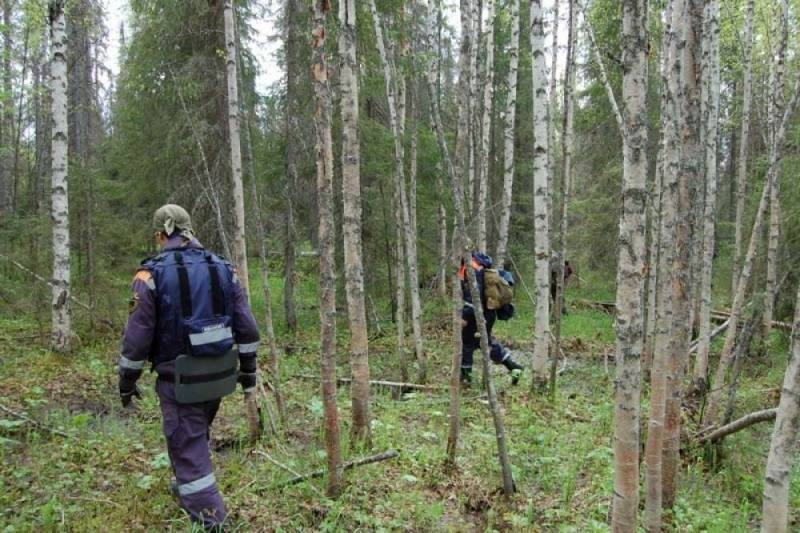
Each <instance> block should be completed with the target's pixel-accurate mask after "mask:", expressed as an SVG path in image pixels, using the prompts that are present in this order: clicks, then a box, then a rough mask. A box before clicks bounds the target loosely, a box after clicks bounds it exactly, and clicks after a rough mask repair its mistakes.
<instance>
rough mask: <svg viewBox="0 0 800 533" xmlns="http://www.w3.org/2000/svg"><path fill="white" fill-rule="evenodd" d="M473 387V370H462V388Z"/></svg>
mask: <svg viewBox="0 0 800 533" xmlns="http://www.w3.org/2000/svg"><path fill="white" fill-rule="evenodd" d="M471 385H472V369H471V368H462V369H461V386H462V387H465V388H467V387H470V386H471Z"/></svg>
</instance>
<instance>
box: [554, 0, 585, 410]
mask: <svg viewBox="0 0 800 533" xmlns="http://www.w3.org/2000/svg"><path fill="white" fill-rule="evenodd" d="M568 10H569V14H568V19H567V27H568V42H567V63H566V68H565V70H564V117H563V127H562V131H561V155H562V157H561V197H560V198H559V202H558V213H557V214H556V216H555V220H554V222H555V224H558V247H559V251H558V265H557V271H556V298H555V302H554V303H553V346H554V347H553V349H552V353H553V354H558V353H560V351H561V313H562V310H563V309H564V261H565V260H566V257H567V226H568V224H567V206H568V202H569V196H570V188H571V181H572V148H573V141H574V128H573V117H574V110H575V101H574V97H573V94H574V88H575V47H576V46H577V38H578V32H577V26H576V24H575V0H569V2H568ZM551 196H552V195H551ZM552 281H553V280H552V279H551V280H550V282H551V283H552ZM557 366H558V357H555V356H553V357H551V359H550V397H551V399H553V400H554V399H555V394H556V369H557Z"/></svg>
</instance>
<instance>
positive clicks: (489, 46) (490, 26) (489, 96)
mask: <svg viewBox="0 0 800 533" xmlns="http://www.w3.org/2000/svg"><path fill="white" fill-rule="evenodd" d="M486 2H487V10H488V12H489V15H488V19H487V22H486V36H485V39H486V43H485V44H486V48H485V49H484V50H485V52H484V55H485V58H484V62H485V63H484V67H485V74H486V75H485V77H484V80H483V119H482V120H481V149H480V158H479V161H480V169H479V172H478V177H477V187H478V195H477V208H476V211H477V214H478V217H477V224H478V229H477V240H476V243H477V247H478V249H480V250H486V212H487V206H488V204H487V201H488V197H489V159H491V154H492V150H491V146H490V142H491V133H492V102H493V101H494V98H493V96H494V18H495V0H486Z"/></svg>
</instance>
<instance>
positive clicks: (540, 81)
mask: <svg viewBox="0 0 800 533" xmlns="http://www.w3.org/2000/svg"><path fill="white" fill-rule="evenodd" d="M531 53H532V55H533V69H532V72H533V135H534V146H533V216H534V235H535V236H534V238H535V243H536V244H535V258H536V259H535V263H536V275H535V279H536V282H535V283H536V310H535V316H534V321H535V323H534V336H533V382H532V385H531V386H532V389H535V388H537V387H538V386H540V385H541V384H543V383H546V382H547V357H548V355H549V351H550V235H549V233H550V220H549V218H550V217H549V201H550V191H549V187H548V181H549V179H548V159H547V158H548V150H549V139H548V130H547V106H548V101H547V92H546V86H545V83H546V81H545V80H546V68H545V58H544V18H543V10H542V1H541V0H531Z"/></svg>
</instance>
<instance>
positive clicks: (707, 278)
mask: <svg viewBox="0 0 800 533" xmlns="http://www.w3.org/2000/svg"><path fill="white" fill-rule="evenodd" d="M703 19H704V20H703V34H702V35H703V38H702V40H703V63H704V66H703V72H704V73H705V74H706V76H707V79H705V80H703V81H702V93H703V94H702V101H703V102H704V104H703V105H704V107H705V113H704V115H705V116H704V121H705V125H704V128H705V133H704V138H705V184H706V191H705V206H704V210H703V256H702V260H703V261H702V268H701V269H700V284H699V287H700V330H699V333H698V345H697V356H696V359H695V364H694V375H693V380H692V381H693V388H694V390H696V391H699V392H701V393H704V392H705V390H706V387H707V385H708V352H709V349H710V346H711V274H712V272H713V267H714V247H715V242H716V230H715V221H716V217H717V205H716V204H717V134H718V131H717V123H718V117H719V1H718V0H710V1H709V2H707V3H706V5H705V8H704V13H703Z"/></svg>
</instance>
